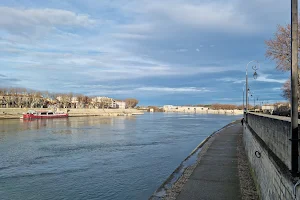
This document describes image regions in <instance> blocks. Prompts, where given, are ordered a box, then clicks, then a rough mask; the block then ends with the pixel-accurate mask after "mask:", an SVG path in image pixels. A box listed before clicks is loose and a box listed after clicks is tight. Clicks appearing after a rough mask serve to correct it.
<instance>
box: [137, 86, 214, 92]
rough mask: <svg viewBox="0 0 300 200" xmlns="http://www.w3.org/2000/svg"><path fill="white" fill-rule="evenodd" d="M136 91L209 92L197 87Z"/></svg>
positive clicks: (148, 88) (147, 88) (149, 88)
mask: <svg viewBox="0 0 300 200" xmlns="http://www.w3.org/2000/svg"><path fill="white" fill-rule="evenodd" d="M136 90H140V91H152V92H166V93H189V92H209V91H210V90H208V89H206V88H197V87H178V88H172V87H140V88H137V89H136Z"/></svg>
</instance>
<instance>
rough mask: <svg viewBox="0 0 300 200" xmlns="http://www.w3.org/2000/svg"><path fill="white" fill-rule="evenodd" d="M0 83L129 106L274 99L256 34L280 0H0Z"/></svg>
mask: <svg viewBox="0 0 300 200" xmlns="http://www.w3.org/2000/svg"><path fill="white" fill-rule="evenodd" d="M0 13H1V18H0V87H25V88H30V89H35V90H43V91H44V90H47V91H49V92H57V93H61V92H64V93H70V92H72V93H80V94H85V95H90V96H109V97H112V98H116V99H125V98H128V97H132V98H136V99H138V100H139V102H140V103H139V105H166V104H168V105H169V104H171V105H186V104H210V103H216V102H219V103H232V104H239V105H241V104H242V101H243V87H244V83H245V71H246V66H247V63H249V62H250V61H252V60H257V61H258V62H259V69H258V71H257V73H258V75H259V76H258V78H257V79H256V80H254V79H253V77H252V74H253V73H254V71H253V70H252V68H251V64H250V65H249V69H248V72H249V87H250V90H251V93H252V95H253V97H254V98H250V102H251V103H252V102H253V101H254V99H255V100H256V102H257V101H258V102H262V101H263V102H269V103H272V102H278V101H283V100H284V99H283V97H282V96H281V94H282V91H281V87H282V85H283V83H284V82H285V81H286V80H287V79H288V78H289V73H283V72H280V71H276V69H275V67H276V65H275V63H274V62H273V61H271V60H269V59H267V58H266V57H265V51H266V46H265V43H264V41H265V40H268V39H271V38H272V37H273V35H274V33H275V31H276V29H277V25H279V24H280V25H285V24H288V23H289V21H290V2H288V1H286V0H275V1H274V0H251V1H245V0H201V1H199V0H164V1H161V0H151V1H149V0H47V1H40V0H1V1H0Z"/></svg>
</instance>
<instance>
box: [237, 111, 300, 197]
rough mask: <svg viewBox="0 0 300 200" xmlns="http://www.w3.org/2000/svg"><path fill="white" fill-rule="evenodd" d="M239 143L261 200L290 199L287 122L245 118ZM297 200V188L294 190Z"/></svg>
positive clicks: (293, 181) (265, 117)
mask: <svg viewBox="0 0 300 200" xmlns="http://www.w3.org/2000/svg"><path fill="white" fill-rule="evenodd" d="M247 117H248V123H244V132H243V142H244V145H245V150H246V153H247V156H248V159H249V162H250V165H251V170H252V173H253V175H254V178H255V182H256V185H257V187H258V190H259V193H260V196H261V199H263V200H264V199H270V200H271V199H294V198H295V196H294V193H293V188H294V185H295V184H296V182H297V178H295V177H292V176H291V173H290V171H289V169H290V166H291V141H290V140H289V139H290V138H291V133H290V119H289V118H287V117H279V116H272V115H265V114H258V113H249V114H248V115H247ZM296 199H299V200H300V186H298V187H296Z"/></svg>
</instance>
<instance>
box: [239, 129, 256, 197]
mask: <svg viewBox="0 0 300 200" xmlns="http://www.w3.org/2000/svg"><path fill="white" fill-rule="evenodd" d="M237 156H238V170H239V178H240V186H241V193H242V199H243V200H252V199H253V200H254V199H255V200H256V199H257V200H258V199H260V198H259V195H258V192H257V189H256V187H255V184H254V181H253V177H252V176H251V170H250V167H249V166H250V163H249V162H248V158H247V155H246V152H245V148H244V145H243V134H240V135H239V137H238V141H237Z"/></svg>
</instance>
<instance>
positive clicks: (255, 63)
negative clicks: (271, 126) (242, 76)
mask: <svg viewBox="0 0 300 200" xmlns="http://www.w3.org/2000/svg"><path fill="white" fill-rule="evenodd" d="M250 63H254V64H253V65H252V69H253V70H254V74H253V78H254V79H257V76H258V74H257V73H256V70H258V69H259V62H258V61H257V60H252V61H250V62H249V63H248V64H247V67H246V122H247V121H248V117H247V113H248V91H249V90H248V66H249V64H250Z"/></svg>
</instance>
